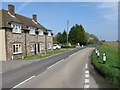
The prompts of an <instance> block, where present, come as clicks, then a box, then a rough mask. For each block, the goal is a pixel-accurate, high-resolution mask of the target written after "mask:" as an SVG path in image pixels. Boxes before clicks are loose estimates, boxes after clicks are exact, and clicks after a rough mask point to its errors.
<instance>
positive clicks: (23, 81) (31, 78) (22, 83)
mask: <svg viewBox="0 0 120 90" xmlns="http://www.w3.org/2000/svg"><path fill="white" fill-rule="evenodd" d="M34 77H35V75H34V76H31V77H30V78H28V79H26V80H25V81H23V82H21V83H19V84H18V85H16V86H14V87H13V88H17V87H18V86H20V85H22V84H24V83H25V82H27V81H29V80H30V79H32V78H34Z"/></svg>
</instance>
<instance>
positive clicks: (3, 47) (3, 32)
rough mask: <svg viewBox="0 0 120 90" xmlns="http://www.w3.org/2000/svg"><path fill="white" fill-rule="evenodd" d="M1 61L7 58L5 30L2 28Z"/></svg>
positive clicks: (0, 33) (0, 38)
mask: <svg viewBox="0 0 120 90" xmlns="http://www.w3.org/2000/svg"><path fill="white" fill-rule="evenodd" d="M0 52H1V53H0V61H5V60H6V42H5V30H4V29H0Z"/></svg>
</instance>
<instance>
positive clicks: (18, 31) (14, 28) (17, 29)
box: [11, 23, 21, 33]
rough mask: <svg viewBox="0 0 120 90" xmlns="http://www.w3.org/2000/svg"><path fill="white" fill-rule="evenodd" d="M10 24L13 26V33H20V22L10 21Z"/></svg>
mask: <svg viewBox="0 0 120 90" xmlns="http://www.w3.org/2000/svg"><path fill="white" fill-rule="evenodd" d="M11 26H12V28H13V29H12V32H13V33H21V25H20V24H17V23H12V24H11Z"/></svg>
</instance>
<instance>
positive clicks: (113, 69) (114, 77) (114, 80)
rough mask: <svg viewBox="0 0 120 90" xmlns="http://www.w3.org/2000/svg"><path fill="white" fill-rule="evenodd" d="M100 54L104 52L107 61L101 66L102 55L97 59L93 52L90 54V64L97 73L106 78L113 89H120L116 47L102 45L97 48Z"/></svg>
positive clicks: (119, 71)
mask: <svg viewBox="0 0 120 90" xmlns="http://www.w3.org/2000/svg"><path fill="white" fill-rule="evenodd" d="M98 49H99V50H100V53H101V54H102V53H103V52H106V55H107V61H106V64H103V61H102V55H100V58H97V56H96V54H95V51H94V52H93V54H92V64H93V65H94V67H95V68H96V69H97V71H98V72H99V73H100V74H101V75H102V76H103V77H105V78H106V80H107V81H108V82H110V83H111V84H112V85H113V86H114V87H117V88H120V86H119V82H120V77H119V75H120V66H118V47H117V46H111V45H108V44H102V45H101V46H99V47H98Z"/></svg>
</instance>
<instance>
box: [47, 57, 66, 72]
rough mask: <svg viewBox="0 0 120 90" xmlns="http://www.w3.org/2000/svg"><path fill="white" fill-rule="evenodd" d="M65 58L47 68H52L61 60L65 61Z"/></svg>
mask: <svg viewBox="0 0 120 90" xmlns="http://www.w3.org/2000/svg"><path fill="white" fill-rule="evenodd" d="M64 60H65V59H62V60H60V61H58V62H56V63H55V64H53V65H51V66H49V67H48V68H47V70H48V69H50V68H52V67H53V66H55V65H56V64H58V63H60V62H62V61H64Z"/></svg>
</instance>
